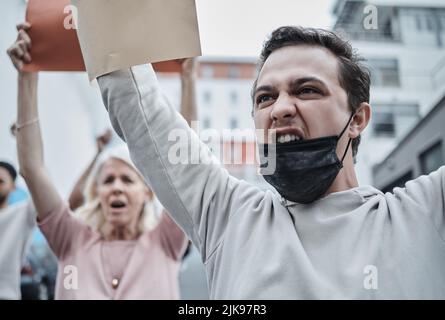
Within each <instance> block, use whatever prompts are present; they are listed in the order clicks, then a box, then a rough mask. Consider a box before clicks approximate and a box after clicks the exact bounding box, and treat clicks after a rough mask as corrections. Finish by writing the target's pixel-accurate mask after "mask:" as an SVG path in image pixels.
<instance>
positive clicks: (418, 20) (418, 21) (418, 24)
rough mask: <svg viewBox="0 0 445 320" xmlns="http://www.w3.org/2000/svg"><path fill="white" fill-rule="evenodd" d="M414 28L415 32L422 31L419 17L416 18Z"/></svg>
mask: <svg viewBox="0 0 445 320" xmlns="http://www.w3.org/2000/svg"><path fill="white" fill-rule="evenodd" d="M416 27H417V30H419V31H422V18H421V17H420V16H419V15H417V16H416Z"/></svg>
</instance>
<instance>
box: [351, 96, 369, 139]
mask: <svg viewBox="0 0 445 320" xmlns="http://www.w3.org/2000/svg"><path fill="white" fill-rule="evenodd" d="M369 120H371V106H370V105H369V103H367V102H362V103H361V104H360V106H359V107H358V109H357V111H356V112H355V114H354V117H352V121H351V124H350V125H349V137H350V138H352V139H354V138H357V137H358V136H359V134H360V133H361V132H362V131H363V130H365V128H366V126H367V125H368V123H369Z"/></svg>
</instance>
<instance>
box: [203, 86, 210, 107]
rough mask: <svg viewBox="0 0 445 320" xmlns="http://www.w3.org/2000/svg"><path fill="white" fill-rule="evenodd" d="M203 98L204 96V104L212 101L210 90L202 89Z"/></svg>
mask: <svg viewBox="0 0 445 320" xmlns="http://www.w3.org/2000/svg"><path fill="white" fill-rule="evenodd" d="M203 98H204V103H205V104H207V105H208V104H210V102H211V101H212V94H211V92H210V91H207V90H206V91H204V92H203Z"/></svg>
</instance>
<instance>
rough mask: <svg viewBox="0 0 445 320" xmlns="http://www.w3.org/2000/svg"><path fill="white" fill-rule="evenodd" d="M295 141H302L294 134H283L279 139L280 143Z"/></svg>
mask: <svg viewBox="0 0 445 320" xmlns="http://www.w3.org/2000/svg"><path fill="white" fill-rule="evenodd" d="M295 140H300V138H299V137H298V136H296V135H294V134H283V135H281V136H279V137H278V138H277V141H278V142H279V143H284V142H290V141H295Z"/></svg>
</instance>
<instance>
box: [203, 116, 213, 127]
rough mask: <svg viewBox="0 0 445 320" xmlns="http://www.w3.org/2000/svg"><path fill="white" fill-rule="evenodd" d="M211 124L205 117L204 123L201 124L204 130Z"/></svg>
mask: <svg viewBox="0 0 445 320" xmlns="http://www.w3.org/2000/svg"><path fill="white" fill-rule="evenodd" d="M211 124H212V122H211V121H210V118H208V117H205V118H204V122H203V125H204V129H209V128H210V126H211Z"/></svg>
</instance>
